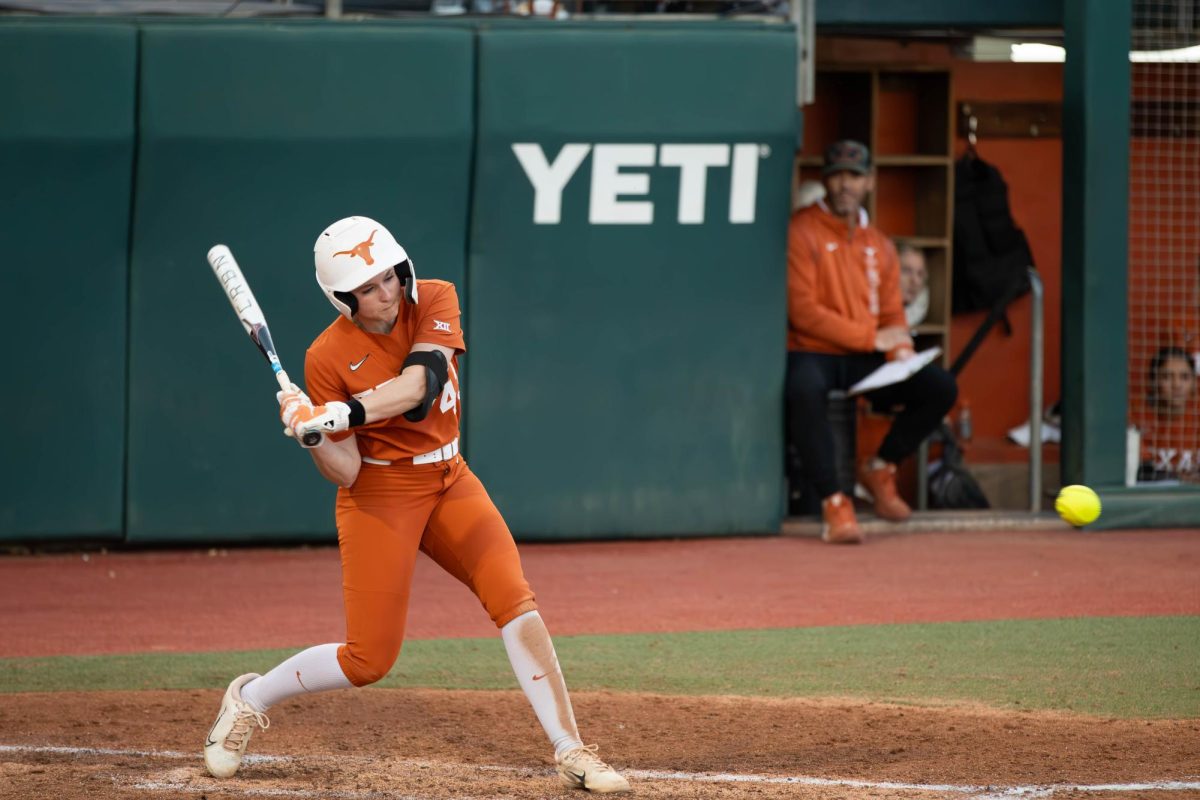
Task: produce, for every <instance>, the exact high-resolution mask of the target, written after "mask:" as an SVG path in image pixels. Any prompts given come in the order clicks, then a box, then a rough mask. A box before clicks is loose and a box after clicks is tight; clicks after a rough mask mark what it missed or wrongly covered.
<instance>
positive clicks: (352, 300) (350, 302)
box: [333, 292, 358, 317]
mask: <svg viewBox="0 0 1200 800" xmlns="http://www.w3.org/2000/svg"><path fill="white" fill-rule="evenodd" d="M333 296H334V297H336V298H337V299H338V300H341V301H342V302H343V303H345V304H346V306H347V307H348V308H349V309H350V316H352V317H353V316H354V315H355V314H357V313H358V298H357V297H355V296H354V292H334V293H333Z"/></svg>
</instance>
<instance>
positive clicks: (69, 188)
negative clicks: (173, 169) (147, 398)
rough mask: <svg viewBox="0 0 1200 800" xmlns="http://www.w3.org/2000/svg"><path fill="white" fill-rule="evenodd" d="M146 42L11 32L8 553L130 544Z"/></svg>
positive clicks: (2, 503)
mask: <svg viewBox="0 0 1200 800" xmlns="http://www.w3.org/2000/svg"><path fill="white" fill-rule="evenodd" d="M136 70H137V31H136V29H135V28H134V27H133V26H132V25H121V24H105V25H73V24H63V23H38V22H27V21H15V20H4V21H2V22H0V109H3V111H2V112H0V186H2V187H3V191H0V218H3V220H4V224H3V226H0V251H2V252H3V253H4V256H3V260H2V264H3V265H2V266H0V270H2V271H3V275H4V284H5V287H6V288H5V297H6V298H7V299H8V301H9V302H8V303H6V308H5V311H4V314H3V317H2V318H0V319H2V321H0V336H3V339H4V341H5V342H7V343H8V345H9V346H8V348H7V350H6V353H5V362H6V365H5V373H6V382H5V385H4V391H3V392H0V415H2V416H3V417H4V419H6V420H8V424H7V425H6V426H5V428H6V430H5V437H4V439H5V441H4V444H3V446H0V451H2V452H3V454H4V456H3V458H2V459H0V487H2V488H0V539H3V540H9V541H35V540H37V541H45V540H50V539H64V538H70V539H105V540H107V539H119V538H120V536H121V532H122V531H121V529H122V502H123V491H124V489H123V486H124V468H125V398H126V394H125V345H126V339H125V308H126V306H125V302H126V292H127V282H126V262H127V259H128V244H129V207H130V191H131V184H132V180H133V151H134V97H135V92H134V85H135V77H136Z"/></svg>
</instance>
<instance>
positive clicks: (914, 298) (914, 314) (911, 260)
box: [896, 242, 929, 330]
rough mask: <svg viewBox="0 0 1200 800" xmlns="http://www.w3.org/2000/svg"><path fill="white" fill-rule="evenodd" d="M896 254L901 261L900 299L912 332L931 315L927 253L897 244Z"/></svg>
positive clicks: (903, 244)
mask: <svg viewBox="0 0 1200 800" xmlns="http://www.w3.org/2000/svg"><path fill="white" fill-rule="evenodd" d="M896 254H897V256H898V257H899V259H900V299H901V301H902V302H903V303H904V318H905V320H906V321H907V322H908V327H909V329H910V330H911V329H913V328H915V327H917V326H918V325H920V324H921V323H922V322H923V321H924V320H925V315H926V314H928V313H929V270H928V268H927V267H926V266H925V253H924V252H923V251H922V250H921V249H920V248H919V247H914V246H913V245H911V244H909V243H907V242H897V243H896Z"/></svg>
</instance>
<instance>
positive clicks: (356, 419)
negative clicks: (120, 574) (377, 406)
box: [346, 397, 367, 428]
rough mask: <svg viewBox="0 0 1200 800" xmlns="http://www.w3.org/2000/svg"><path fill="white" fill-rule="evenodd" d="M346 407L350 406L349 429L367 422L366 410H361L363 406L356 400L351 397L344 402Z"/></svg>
mask: <svg viewBox="0 0 1200 800" xmlns="http://www.w3.org/2000/svg"><path fill="white" fill-rule="evenodd" d="M346 405H348V406H350V427H351V428H353V427H356V426H358V425H362V424H363V423H365V422H366V421H367V410H366V409H365V408H363V404H362V403H360V402H359V401H358V400H357V399H356V398H354V397H351V398H350V399H349V400H348V401H346Z"/></svg>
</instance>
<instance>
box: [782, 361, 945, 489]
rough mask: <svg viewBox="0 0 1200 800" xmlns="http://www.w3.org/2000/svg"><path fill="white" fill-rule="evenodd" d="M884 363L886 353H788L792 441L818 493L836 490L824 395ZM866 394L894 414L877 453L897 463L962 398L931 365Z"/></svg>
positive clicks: (912, 450) (850, 382)
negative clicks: (902, 379) (903, 379)
mask: <svg viewBox="0 0 1200 800" xmlns="http://www.w3.org/2000/svg"><path fill="white" fill-rule="evenodd" d="M883 363H884V355H883V353H853V354H850V355H830V354H827V353H805V352H789V353H788V361H787V384H786V403H787V420H786V421H787V437H788V444H789V445H790V449H793V450H794V451H795V453H796V455H797V456H798V457H799V459H800V464H801V465H802V466H803V469H804V478H805V480H806V481H808V482H809V483H810V484H811V485H812V486H813V488H814V489H815V490H816V492H817V494H818V496H819V497H828V496H829V495H831V494H833V493H834V492H836V491H838V482H837V473H836V471H835V468H834V454H833V431H832V429H831V428H830V427H829V417H828V414H827V413H826V405H825V404H826V395H828V394H829V392H830V390H833V389H840V390H843V391H844V390H846V389H849V388H850V387H851V386H853V385H854V384H855V383H857V382H858V381H859V380H861V379H862V378H865V377H866V376H867V375H868V374H870V373H871V372H872V371H873V370H875V369H876V368H877V367H879V366H881V365H882V364H883ZM866 397H867V399H868V400H870V402H871V405H872V406H873V407H874V408H875V409H876V410H877V411H882V412H889V413H896V419H895V420H894V421H893V422H892V427H891V429H889V430H888V433H887V436H886V437H884V440H883V444H882V445H880V447H879V457H880V458H881V459H883V460H884V461H888V462H891V463H893V464H896V463H899V462H900V461H901V460H902V459H904V458H906V457H907V456H909V455H911V454H912V453H913V452H914V451H915V450H916V449H917V448H918V447H919V446H920V444H921V442H922V441H923V440H924V439H925V437H927V436H928V435H929V434H930V433H932V432H933V430H934V429H935V428H936V427H937V426H938V425H939V424H940V423H941V421H942V418H943V417H945V416H946V412H948V411H949V410H950V409H951V407H952V406H953V405H954V401H955V399H957V397H958V384H957V383H955V380H954V376H952V375H951V374H950V373H949V372H947V371H946V370H944V369H942V368H941V367H939V366H937V365H936V364H929V365H928V366H926V367H925V368H924V369H922V370H921V371H920V372H918V373H917V374H915V375H913V376H912V377H911V378H909V379H908V380H906V381H904V382H902V383H894V384H892V385H891V386H884V387H883V388H880V389H876V390H874V391H872V392H867V393H866ZM852 457H853V456H852ZM789 477H791V476H789Z"/></svg>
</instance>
